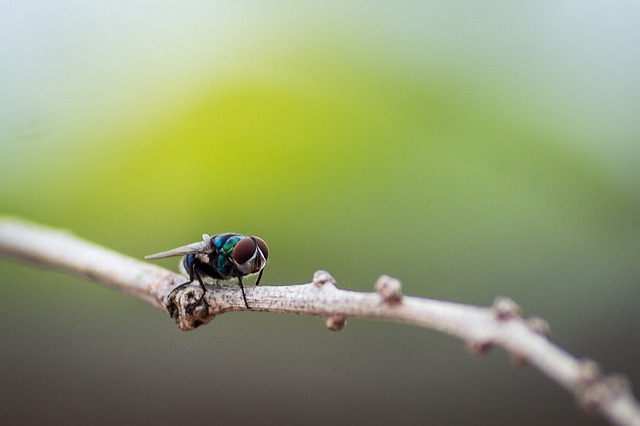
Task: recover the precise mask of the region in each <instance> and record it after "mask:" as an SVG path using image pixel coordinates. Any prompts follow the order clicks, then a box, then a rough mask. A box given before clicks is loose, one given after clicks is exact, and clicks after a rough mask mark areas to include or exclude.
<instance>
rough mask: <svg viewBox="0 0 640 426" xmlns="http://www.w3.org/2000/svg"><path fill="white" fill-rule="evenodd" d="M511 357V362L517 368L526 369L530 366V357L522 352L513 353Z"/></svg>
mask: <svg viewBox="0 0 640 426" xmlns="http://www.w3.org/2000/svg"><path fill="white" fill-rule="evenodd" d="M510 355H511V362H513V364H514V365H515V366H516V367H524V366H525V365H528V364H529V357H528V356H526V355H525V354H523V353H521V352H511V353H510Z"/></svg>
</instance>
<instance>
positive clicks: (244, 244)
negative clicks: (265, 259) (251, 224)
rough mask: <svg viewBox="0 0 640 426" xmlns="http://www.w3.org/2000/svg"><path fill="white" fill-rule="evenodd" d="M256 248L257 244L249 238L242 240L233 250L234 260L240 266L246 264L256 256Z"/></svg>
mask: <svg viewBox="0 0 640 426" xmlns="http://www.w3.org/2000/svg"><path fill="white" fill-rule="evenodd" d="M256 247H257V244H256V242H255V241H253V239H251V238H249V237H247V238H243V239H241V240H240V241H238V243H237V244H236V246H235V247H234V248H233V254H232V256H233V260H234V261H235V262H236V263H237V264H238V265H242V264H244V263H246V262H247V261H248V260H249V259H251V258H252V257H253V255H254V254H255V252H256Z"/></svg>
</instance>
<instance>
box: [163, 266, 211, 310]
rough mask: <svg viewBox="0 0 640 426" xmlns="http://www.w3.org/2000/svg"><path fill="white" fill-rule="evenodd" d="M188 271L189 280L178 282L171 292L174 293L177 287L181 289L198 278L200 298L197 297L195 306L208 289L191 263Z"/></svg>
mask: <svg viewBox="0 0 640 426" xmlns="http://www.w3.org/2000/svg"><path fill="white" fill-rule="evenodd" d="M188 272H189V281H186V282H183V283H182V284H179V285H178V286H177V287H176V288H174V289H173V291H172V292H171V293H174V292H176V291H178V290H179V289H181V288H182V287H185V286H188V285H189V284H191V283H193V282H194V281H195V280H198V283H199V284H200V288H202V296H200V299H198V302H197V303H196V306H198V305H200V304H201V303H202V301H203V300H204V296H205V295H206V294H207V291H208V290H207V288H206V287H205V286H204V282H203V281H202V277H201V276H200V272H198V269H197V266H195V265H193V266H192V267H191V268H189V270H188Z"/></svg>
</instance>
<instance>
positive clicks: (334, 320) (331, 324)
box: [326, 317, 347, 331]
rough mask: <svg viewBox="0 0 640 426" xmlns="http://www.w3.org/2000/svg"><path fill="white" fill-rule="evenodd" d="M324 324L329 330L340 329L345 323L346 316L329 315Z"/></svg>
mask: <svg viewBox="0 0 640 426" xmlns="http://www.w3.org/2000/svg"><path fill="white" fill-rule="evenodd" d="M326 324H327V328H328V329H329V330H331V331H340V330H342V329H343V328H344V326H345V325H346V324H347V317H329V318H327V322H326Z"/></svg>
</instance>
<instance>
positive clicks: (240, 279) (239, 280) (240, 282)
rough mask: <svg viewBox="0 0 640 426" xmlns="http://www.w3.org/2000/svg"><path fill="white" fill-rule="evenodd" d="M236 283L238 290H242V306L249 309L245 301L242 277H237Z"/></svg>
mask: <svg viewBox="0 0 640 426" xmlns="http://www.w3.org/2000/svg"><path fill="white" fill-rule="evenodd" d="M238 285H239V286H240V290H242V299H243V300H244V306H246V307H247V309H251V308H250V307H249V304H248V303H247V296H246V295H245V294H244V286H243V285H242V278H241V277H238Z"/></svg>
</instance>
